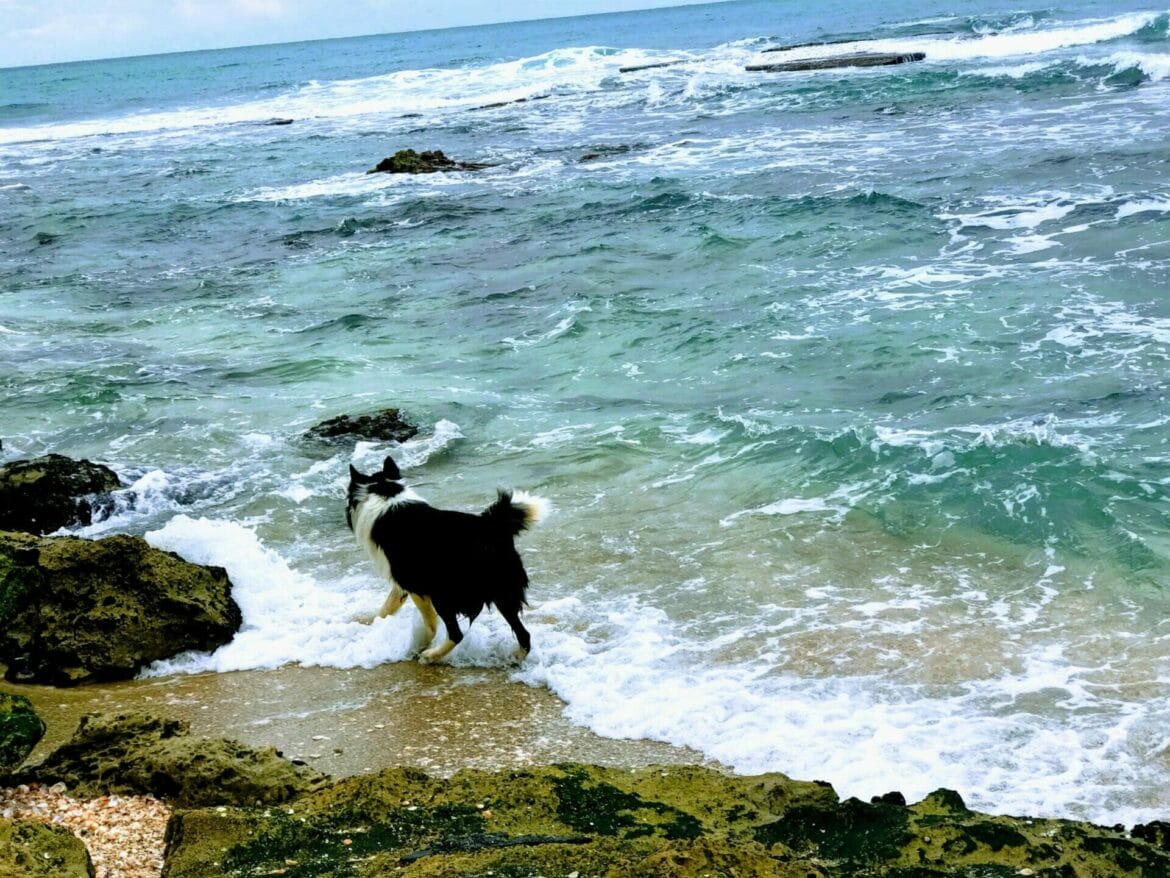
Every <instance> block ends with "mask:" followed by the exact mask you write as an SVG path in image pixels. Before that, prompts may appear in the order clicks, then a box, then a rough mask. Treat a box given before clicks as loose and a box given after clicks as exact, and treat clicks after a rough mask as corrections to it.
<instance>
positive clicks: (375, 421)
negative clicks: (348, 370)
mask: <svg viewBox="0 0 1170 878" xmlns="http://www.w3.org/2000/svg"><path fill="white" fill-rule="evenodd" d="M416 435H418V427H416V426H415V425H414V424H412V423H410V421H408V420H406V418H405V417H403V415H402V412H401V411H400V410H399V409H397V408H385V409H380V410H378V411H376V412H369V413H367V414H364V415H338V416H337V417H335V418H329V419H328V420H325V421H322V422H321V423H319V424H316V425H314V426H312V427H310V428H309V429H308V430H306V431H305V438H306V439H310V440H315V441H322V442H352V441H354V440H357V439H361V440H365V441H367V442H405V441H406V440H407V439H410V438H412V437H414V436H416Z"/></svg>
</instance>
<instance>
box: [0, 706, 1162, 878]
mask: <svg viewBox="0 0 1170 878" xmlns="http://www.w3.org/2000/svg"><path fill="white" fill-rule="evenodd" d="M21 781H23V782H26V783H41V784H49V783H60V784H63V785H67V786H68V787H69V789H70V790H73V791H76V793H77V794H80V795H101V794H109V793H121V794H134V793H154V794H155V795H159V796H161V797H162V798H163V799H164V800H165V801H167V802H168V803H169V804H170V806H171V807H172V809H174V810H173V814H172V816H171V818H170V821H169V824H168V826H167V831H166V846H165V855H164V865H163V868H162V873H161V874H162V876H163V878H213V876H214V878H223V876H233V878H244V876H253V875H285V876H290V878H316V876H320V878H326V876H328V878H373V876H383V875H401V876H405V878H424V876H425V878H433V876H473V875H474V876H482V875H496V876H515V878H520V876H536V875H550V876H551V875H558V876H570V875H576V876H578V878H584V876H605V878H625V876H631V878H633V876H638V878H659V876H660V878H699V876H730V875H735V876H739V878H753V876H754V878H766V876H775V878H854V876H873V878H1008V876H1033V878H1123V876H1125V878H1165V876H1167V875H1170V853H1168V852H1167V851H1166V849H1165V846H1166V833H1165V832H1164V830H1165V829H1166V826H1165V825H1164V824H1153V825H1150V826H1145V827H1136V828H1135V829H1134V830H1133V832H1132V833H1127V832H1125V831H1123V830H1121V829H1120V828H1113V829H1109V828H1105V827H1101V826H1095V825H1092V824H1089V823H1083V822H1077V821H1070V820H1053V819H1031V818H1019V817H1003V816H992V815H988V814H982V813H979V812H975V811H971V810H970V809H968V808H967V807H966V805H965V804H964V802H963V800H962V798H961V797H960V796H959V794H958V793H956V792H953V791H951V790H945V789H940V790H936V791H935V792H933V793H931V794H930V795H928V796H926V798H924V799H923V800H922V801H921V802H918V803H916V804H911V805H907V804H906V803H905V800H904V799H903V798H902V796H901V795H900V794H897V793H887V794H885V795H883V796H880V797H876V798H875V799H874V800H872V801H870V802H863V801H860V800H858V799H847V800H845V801H841V800H840V798H839V797H838V796H837V794H836V793H835V792H834V790H833V788H832V787H831V786H830V785H829V784H827V783H824V782H822V781H799V780H793V779H791V778H789V777H786V776H785V775H783V774H765V775H757V776H750V777H737V776H731V775H728V774H725V773H722V772H720V771H717V770H714V769H709V768H703V767H697V766H686V765H681V766H670V767H665V766H654V767H648V768H641V769H636V770H629V769H622V768H607V767H600V766H596V765H585V764H578V763H561V764H555V765H545V766H532V767H528V768H524V769H520V770H511V771H477V770H464V771H460V772H457V773H456V774H454V775H453V776H452V777H450V778H435V777H431V776H428V775H427V774H424V773H423V772H421V771H418V770H416V769H411V768H391V769H386V770H383V771H381V772H378V773H376V774H370V775H364V776H358V777H349V778H344V779H341V780H331V779H329V778H327V777H325V776H322V775H319V774H316V773H314V772H312V770H311V769H308V768H307V767H305V766H299V765H296V764H294V763H289V762H287V760H283V759H282V758H281V757H280V754H279V753H277V752H275V751H273V750H271V749H266V750H255V749H252V748H248V747H244V746H242V745H240V744H238V743H236V742H233V741H228V740H226V739H202V738H195V737H194V736H191V735H190V734H189V732H188V730H187V728H186V727H185V726H184V725H182V724H179V723H175V722H173V721H170V720H165V719H160V718H157V717H153V716H150V715H143V714H130V715H112V714H105V715H93V716H90V717H87V718H86V719H85V720H84V721H83V722H82V723H81V725H80V727H79V729H78V731H77V734H76V735H75V736H74V739H73V740H72V741H71V742H69V744H67V745H65V746H63V747H61V748H60V749H59V750H58V751H56V752H55V753H53V754H51V755H50V756H49V757H47V758H46V759H45V760H44V761H43V762H41V763H39V764H37V765H32V766H29V767H26V768H24V769H23V770H21V771H19V772H18V773H17V774H16V775H14V776H12V777H10V778H9V783H16V782H21ZM3 839H7V840H8V842H9V847H10V848H11V849H12V850H14V851H16V852H17V854H19V857H17V859H15V860H13V861H12V862H6V861H4V860H3V858H2V857H0V874H3V875H5V876H6V878H10V876H15V878H29V876H33V875H54V876H57V878H61V876H66V875H68V876H72V875H78V876H79V878H80V876H84V875H86V874H87V863H86V861H85V857H84V852H79V850H78V849H77V848H76V846H74V845H72V844H71V843H69V839H68V838H67V837H66V836H64V835H62V834H61V833H60V832H59V831H47V830H44V829H42V828H40V827H34V826H32V825H31V824H30V823H29V822H28V821H22V820H8V819H5V818H3V817H0V848H2V847H3V846H4V844H3V841H2V840H3ZM46 857H47V858H49V859H52V861H53V862H54V863H55V864H56V866H55V871H54V870H50V871H48V872H46V871H44V868H43V864H44V862H45V860H46ZM5 869H6V870H7V871H5ZM89 874H91V875H92V872H89Z"/></svg>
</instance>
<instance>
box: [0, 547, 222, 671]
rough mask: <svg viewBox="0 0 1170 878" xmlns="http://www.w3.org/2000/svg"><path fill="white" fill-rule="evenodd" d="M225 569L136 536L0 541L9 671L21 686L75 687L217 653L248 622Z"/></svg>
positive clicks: (4, 659) (1, 629)
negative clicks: (195, 653)
mask: <svg viewBox="0 0 1170 878" xmlns="http://www.w3.org/2000/svg"><path fill="white" fill-rule="evenodd" d="M231 592H232V584H231V581H230V580H229V579H228V576H227V573H226V572H225V571H224V570H223V568H221V567H205V566H202V565H198V564H192V563H189V562H187V561H184V560H183V559H182V558H180V557H179V556H178V555H175V554H174V553H171V552H164V551H162V550H160V549H155V548H153V547H152V546H150V545H149V544H148V543H147V542H146V541H145V540H143V539H142V538H140V537H134V536H122V535H120V536H112V537H106V538H104V539H100V540H87V539H81V538H79V537H38V536H35V535H33V534H27V533H12V532H0V663H3V664H5V665H7V671H6V674H5V678H6V679H8V680H10V681H13V682H22V683H45V684H49V685H55V686H72V685H77V684H79V683H88V682H96V681H106V680H122V679H128V678H130V677H132V676H134V675H135V674H136V673H137V672H138V671H139V670H141V669H142V668H143V667H144V666H145V665H147V664H149V663H151V662H153V661H157V660H159V659H163V658H169V657H171V656H174V655H176V654H178V653H180V652H183V651H185V650H201V651H208V650H213V649H215V648H217V647H219V646H221V645H223V644H224V643H227V642H228V641H229V640H231V638H232V636H233V635H234V634H235V633H236V631H238V630H239V627H240V624H241V622H242V618H241V614H240V608H239V606H238V605H237V604H236V602H235V600H234V599H233V598H232V593H231Z"/></svg>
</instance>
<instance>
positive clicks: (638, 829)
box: [553, 768, 703, 839]
mask: <svg viewBox="0 0 1170 878" xmlns="http://www.w3.org/2000/svg"><path fill="white" fill-rule="evenodd" d="M564 771H565V774H564V776H563V777H561V778H557V779H555V780H554V781H553V789H554V791H555V792H556V794H557V800H558V804H557V818H558V819H559V820H560V821H561V822H562V823H564V824H565V825H566V826H569V827H572V828H573V829H575V830H577V831H578V832H588V833H592V834H595V835H611V836H621V837H622V838H642V837H645V836H650V835H653V834H654V833H655V830H661V831H662V834H663V835H664V836H665V837H666V838H670V839H691V838H698V837H699V836H700V835H702V834H703V824H702V823H701V822H700V821H699V820H698V818H696V817H694V816H692V815H691V814H687V813H686V812H685V811H680V810H679V809H678V808H674V807H672V806H670V805H667V804H664V803H662V802H654V801H649V800H647V799H643V798H642V797H641V796H639V795H637V794H636V793H627V792H625V791H624V790H620V789H618V788H617V787H615V786H612V785H611V784H607V783H603V782H594V783H592V784H590V785H588V786H587V785H586V784H585V781H586V780H587V779H588V775H587V774H586V772H584V771H582V770H581V769H579V768H565V769H564ZM638 812H641V814H639V813H638ZM647 812H649V814H654V815H659V816H661V817H663V818H667V819H665V820H663V821H661V822H652V821H651V820H650V819H648V815H647Z"/></svg>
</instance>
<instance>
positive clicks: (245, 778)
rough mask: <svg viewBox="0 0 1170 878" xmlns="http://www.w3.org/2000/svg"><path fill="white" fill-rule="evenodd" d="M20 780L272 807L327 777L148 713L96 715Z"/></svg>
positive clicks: (77, 791)
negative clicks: (201, 735) (200, 734)
mask: <svg viewBox="0 0 1170 878" xmlns="http://www.w3.org/2000/svg"><path fill="white" fill-rule="evenodd" d="M21 779H22V780H29V781H36V782H38V783H42V784H51V783H64V784H65V785H66V786H67V787H68V788H69V790H70V792H72V793H73V794H74V795H78V796H102V795H114V794H117V795H145V794H150V795H153V796H157V797H158V798H160V799H166V800H167V801H168V802H169V803H170V804H172V805H173V806H176V807H183V808H200V807H214V806H216V805H227V804H240V805H255V804H261V805H274V804H278V803H280V802H285V801H288V800H289V799H291V798H294V797H295V796H299V795H302V794H304V793H307V792H310V791H311V790H313V789H316V788H317V787H318V786H320V785H321V784H322V783H323V782H324V781H325V779H326V776H325V775H323V774H321V773H320V772H318V771H314V770H313V769H312V768H309V767H308V766H305V765H303V764H298V763H295V762H292V761H290V760H288V759H285V758H284V757H283V756H282V755H281V754H280V752H279V751H278V750H276V749H275V748H274V747H261V748H259V749H257V748H254V747H249V746H247V745H245V744H241V743H240V742H238V741H234V740H231V739H227V738H203V737H196V736H194V735H192V734H190V727H189V726H188V724H187V723H185V722H180V721H179V720H171V719H163V718H160V717H157V716H153V715H150V714H146V713H128V714H113V713H95V714H88V715H86V716H83V717H82V718H81V722H80V723H78V726H77V731H75V732H74V733H73V737H72V738H71V739H70V740H69V741H68V742H67V743H65V744H63V745H62V746H60V747H58V748H57V749H56V750H54V751H53V752H52V753H50V754H49V755H48V756H47V757H46V758H45V759H44V761H42V762H40V763H39V764H36V765H32V766H29V767H28V768H27V769H26V770H25V771H24V772H22V774H21Z"/></svg>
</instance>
